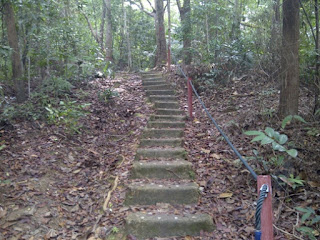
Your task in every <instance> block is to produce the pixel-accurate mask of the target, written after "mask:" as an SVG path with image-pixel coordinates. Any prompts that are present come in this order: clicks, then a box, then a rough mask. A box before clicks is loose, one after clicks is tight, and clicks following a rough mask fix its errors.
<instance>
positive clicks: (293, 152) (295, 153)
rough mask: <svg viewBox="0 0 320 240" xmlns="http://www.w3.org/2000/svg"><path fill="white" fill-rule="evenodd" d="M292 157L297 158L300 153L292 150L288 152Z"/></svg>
mask: <svg viewBox="0 0 320 240" xmlns="http://www.w3.org/2000/svg"><path fill="white" fill-rule="evenodd" d="M286 152H287V153H288V154H289V155H290V156H291V157H294V158H295V157H297V156H298V151H297V150H296V149H290V150H287V151H286Z"/></svg>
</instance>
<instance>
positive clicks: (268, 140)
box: [261, 136, 274, 145]
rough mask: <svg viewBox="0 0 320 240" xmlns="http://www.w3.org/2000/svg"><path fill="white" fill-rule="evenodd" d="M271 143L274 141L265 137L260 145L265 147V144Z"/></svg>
mask: <svg viewBox="0 0 320 240" xmlns="http://www.w3.org/2000/svg"><path fill="white" fill-rule="evenodd" d="M272 142H274V140H273V139H272V138H269V137H267V136H265V138H264V139H263V140H262V141H261V144H262V145H265V144H269V143H272Z"/></svg>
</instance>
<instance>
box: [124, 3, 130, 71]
mask: <svg viewBox="0 0 320 240" xmlns="http://www.w3.org/2000/svg"><path fill="white" fill-rule="evenodd" d="M123 14H124V35H125V36H126V42H127V50H128V67H129V71H130V70H131V69H132V54H131V42H130V32H129V29H128V25H127V11H126V8H125V7H124V8H123Z"/></svg>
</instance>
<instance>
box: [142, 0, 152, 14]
mask: <svg viewBox="0 0 320 240" xmlns="http://www.w3.org/2000/svg"><path fill="white" fill-rule="evenodd" d="M147 1H148V3H149V5H150V7H151V8H152V11H153V12H155V11H156V10H155V9H154V7H153V6H152V4H151V2H150V0H147ZM139 2H140V4H141V0H139Z"/></svg>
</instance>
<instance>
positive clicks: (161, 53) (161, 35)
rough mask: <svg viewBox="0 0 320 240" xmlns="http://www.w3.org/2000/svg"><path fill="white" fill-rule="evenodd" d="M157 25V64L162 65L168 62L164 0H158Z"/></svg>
mask: <svg viewBox="0 0 320 240" xmlns="http://www.w3.org/2000/svg"><path fill="white" fill-rule="evenodd" d="M155 25H156V36H157V38H156V39H157V54H156V66H160V65H163V64H165V63H166V62H167V44H166V35H165V29H164V10H163V0H156V17H155Z"/></svg>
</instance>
